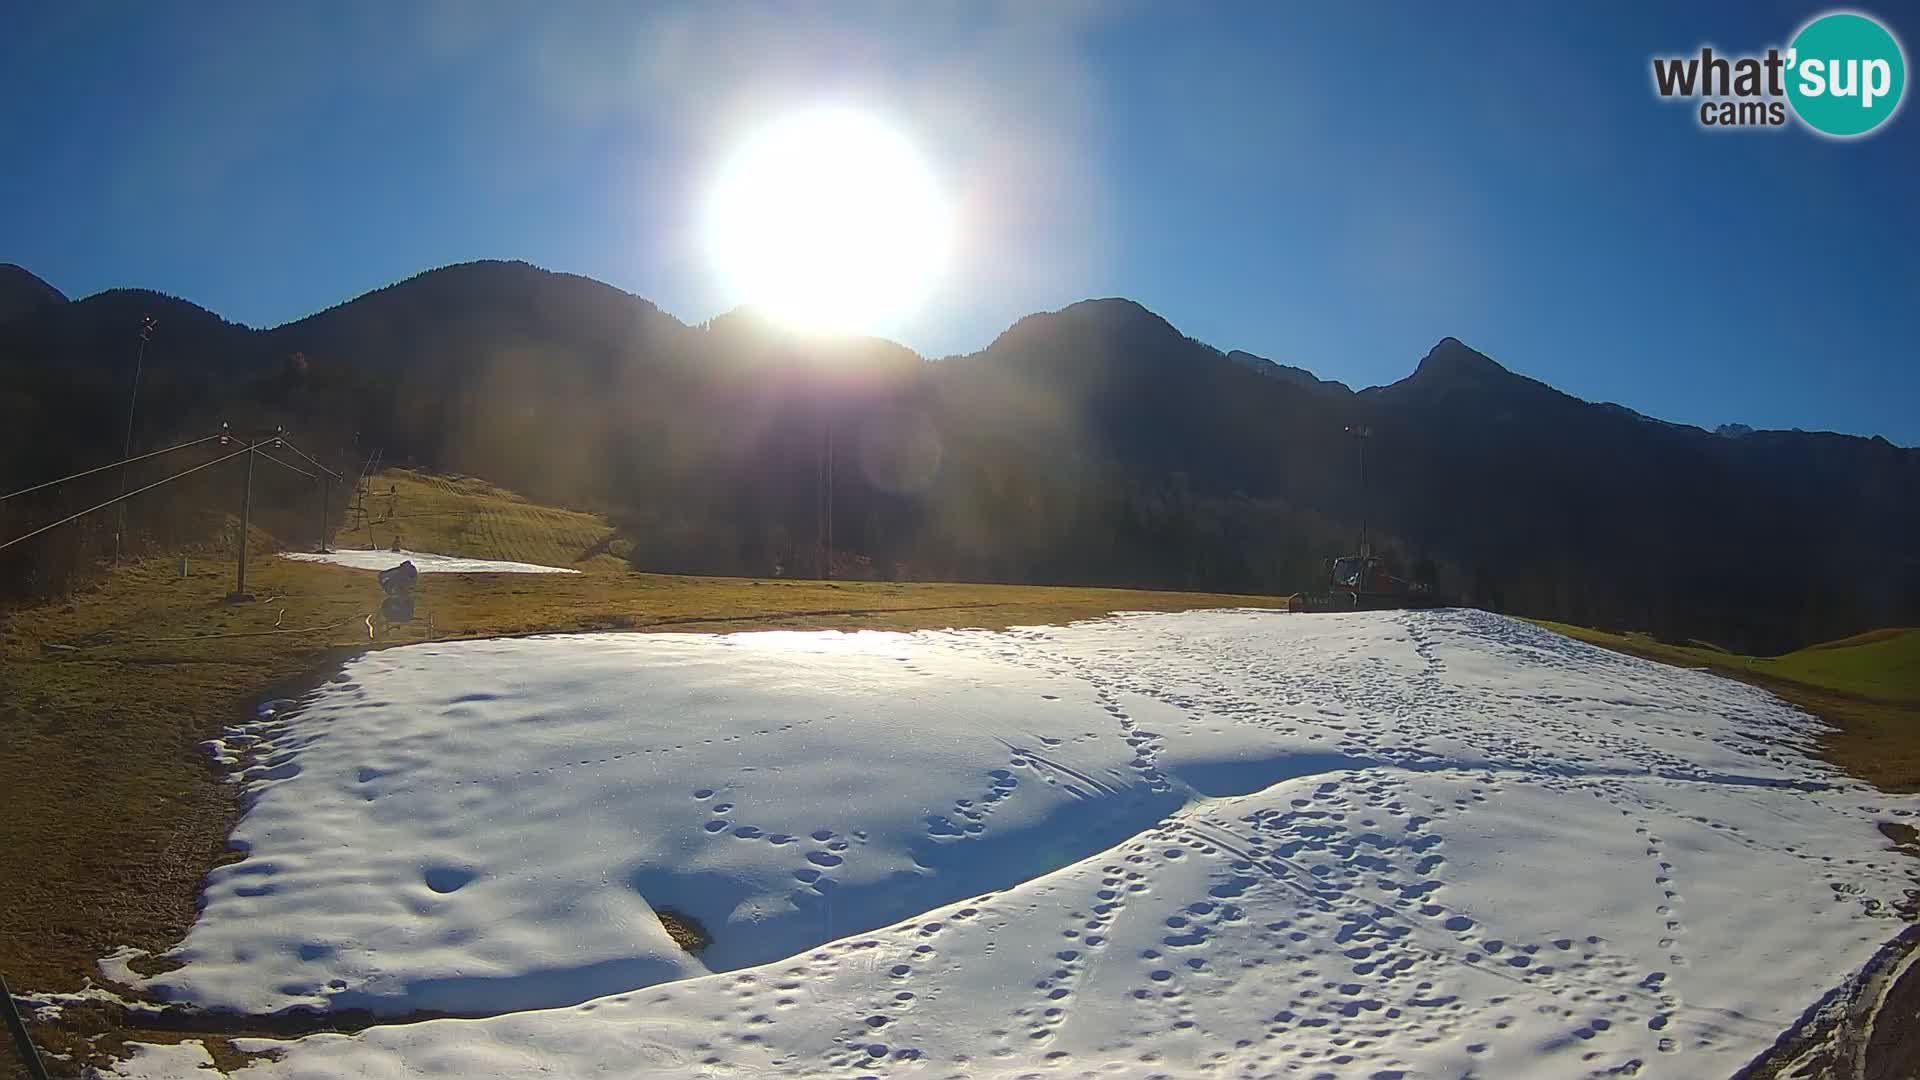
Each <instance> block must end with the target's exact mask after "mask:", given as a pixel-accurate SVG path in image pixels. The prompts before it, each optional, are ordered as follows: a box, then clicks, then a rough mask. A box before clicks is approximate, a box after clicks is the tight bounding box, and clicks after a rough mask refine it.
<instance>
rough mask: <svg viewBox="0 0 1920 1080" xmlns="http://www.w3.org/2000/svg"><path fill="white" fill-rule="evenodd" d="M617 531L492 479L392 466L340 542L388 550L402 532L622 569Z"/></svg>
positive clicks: (421, 545)
mask: <svg viewBox="0 0 1920 1080" xmlns="http://www.w3.org/2000/svg"><path fill="white" fill-rule="evenodd" d="M613 531H614V530H613V526H612V525H610V524H609V523H608V522H607V519H606V518H604V517H601V516H600V515H598V514H587V513H582V512H580V511H578V510H562V509H558V508H556V507H552V506H542V505H540V504H538V503H533V502H528V501H527V500H526V499H523V498H521V497H520V496H519V495H516V494H514V493H513V492H511V491H507V490H505V489H503V488H497V487H494V486H493V485H492V484H489V483H487V482H486V481H485V480H479V479H475V478H473V477H468V476H439V475H435V474H432V473H423V472H416V471H414V470H411V469H388V470H386V471H385V472H382V473H380V474H379V475H378V476H375V477H374V478H372V480H370V481H369V482H368V484H367V493H366V495H365V497H364V498H362V499H360V500H358V501H357V502H356V503H355V504H354V505H353V506H352V507H350V508H349V510H348V512H347V518H346V521H345V522H343V523H342V525H341V528H340V530H339V532H338V533H337V534H336V535H335V537H334V541H335V546H336V547H342V548H363V549H364V548H378V549H381V550H385V549H387V548H390V547H392V546H393V544H394V541H395V539H396V538H397V539H398V540H399V542H400V544H401V546H403V547H405V548H407V549H408V550H410V551H431V552H435V553H437V554H441V555H461V556H466V557H469V558H475V559H506V560H509V561H512V562H528V563H537V564H540V565H543V566H565V567H571V568H572V569H575V570H581V571H586V572H601V573H620V572H624V571H625V570H626V568H627V565H626V562H625V561H624V560H623V559H621V558H619V557H618V555H619V554H621V553H623V552H624V548H623V547H622V546H621V545H620V544H619V542H617V541H614V539H613ZM610 544H611V545H612V550H611V551H610V550H609V545H610Z"/></svg>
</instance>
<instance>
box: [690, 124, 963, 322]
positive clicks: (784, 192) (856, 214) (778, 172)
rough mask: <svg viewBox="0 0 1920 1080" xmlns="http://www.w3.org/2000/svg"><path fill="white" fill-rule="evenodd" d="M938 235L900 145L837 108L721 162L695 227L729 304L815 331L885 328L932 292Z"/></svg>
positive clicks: (925, 172) (940, 226) (920, 165)
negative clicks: (702, 227) (702, 230)
mask: <svg viewBox="0 0 1920 1080" xmlns="http://www.w3.org/2000/svg"><path fill="white" fill-rule="evenodd" d="M950 228H951V224H950V220H949V213H948V210H947V207H946V203H945V200H944V198H943V196H942V193H941V191H940V189H939V186H938V185H937V184H936V183H935V180H934V177H933V173H932V171H931V170H930V169H929V168H928V167H927V164H926V162H925V160H924V159H923V158H922V156H921V155H920V153H919V152H918V150H917V149H916V148H915V147H914V145H913V144H912V142H911V141H909V140H908V139H907V138H906V136H904V135H903V134H901V133H900V132H899V131H898V130H896V129H894V128H892V127H889V126H888V125H886V124H885V123H882V122H881V121H880V120H879V119H878V118H876V117H874V116H871V115H869V114H867V113H864V112H860V111H858V110H853V109H845V108H822V109H815V110H812V111H807V112H800V113H795V114H792V115H789V116H784V117H780V118H778V119H776V120H773V121H772V122H770V123H768V124H767V125H766V126H765V127H762V128H761V129H759V130H758V131H755V132H754V133H752V134H751V135H749V136H748V137H747V138H746V139H745V140H744V141H742V142H741V143H740V145H739V146H738V147H737V148H736V149H735V150H734V152H733V153H732V154H731V155H730V156H728V158H727V159H726V161H725V162H724V164H723V166H722V168H721V170H720V174H719V178H718V180H717V182H716V183H715V184H714V186H713V189H712V193H711V197H710V201H709V203H708V207H707V219H706V237H707V246H708V254H709V257H710V258H711V259H712V261H713V265H714V268H715V270H716V271H717V272H718V273H719V274H720V276H721V278H722V280H723V283H724V285H725V287H726V289H727V291H728V292H729V293H731V294H732V296H733V299H734V300H735V301H736V302H740V303H747V304H752V305H754V306H756V307H759V308H761V309H763V310H765V311H766V312H768V313H769V314H771V315H773V316H774V317H776V318H778V319H780V320H781V321H783V322H785V323H787V324H789V325H791V326H793V327H796V328H799V329H803V330H809V331H820V332H852V333H886V332H888V331H890V330H892V329H893V328H894V327H895V326H897V325H898V323H899V321H900V320H902V319H903V318H905V317H906V316H907V315H909V314H911V313H912V311H913V310H914V308H915V307H917V306H918V305H919V304H920V303H921V302H923V301H924V300H925V299H926V297H927V294H928V293H929V292H930V291H931V289H932V288H933V285H934V283H935V281H936V279H937V277H938V274H939V271H940V269H941V267H942V266H943V265H944V263H945V261H946V258H947V253H948V245H949V243H950Z"/></svg>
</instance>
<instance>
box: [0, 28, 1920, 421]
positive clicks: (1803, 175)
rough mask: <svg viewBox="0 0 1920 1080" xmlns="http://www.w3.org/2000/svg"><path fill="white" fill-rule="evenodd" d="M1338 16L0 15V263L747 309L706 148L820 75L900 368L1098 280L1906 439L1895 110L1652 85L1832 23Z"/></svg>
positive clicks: (1353, 337)
mask: <svg viewBox="0 0 1920 1080" xmlns="http://www.w3.org/2000/svg"><path fill="white" fill-rule="evenodd" d="M548 7H550V8H552V9H554V10H551V11H547V10H541V9H542V8H548ZM1335 7H1336V5H1290V4H1289V5H1279V4H1252V5H1245V6H1238V5H1227V4H1219V5H1212V4H1171V3H1166V4H1159V3H1131V4H1109V3H1094V4H1086V5H1075V4H1054V5H1030V4H1009V5H1005V6H995V5H987V4H946V3H927V4H887V5H851V4H848V5H815V4H810V5H790V4H762V5H720V4H705V5H686V6H664V7H644V8H643V7H641V6H640V5H628V4H622V5H613V6H608V7H606V8H602V9H595V8H592V7H591V6H589V5H587V4H563V5H495V4H466V3H460V2H457V0H444V2H441V3H434V4H429V3H407V4H359V5H356V4H349V3H341V4H266V5H262V4H217V3H205V4H191V5H188V4H178V5H166V4H163V5H146V6H143V7H135V6H133V5H125V4H102V5H95V4H90V3H85V2H66V3H51V2H47V3H37V2H32V0H30V2H29V3H27V4H26V5H24V7H22V6H15V7H14V8H12V9H10V11H9V13H8V15H7V16H6V17H5V30H6V32H5V33H3V34H0V93H4V99H5V100H6V101H7V102H8V103H9V104H8V107H7V109H6V110H4V111H0V146H4V147H5V148H6V154H5V159H4V166H3V167H0V207H5V211H4V216H0V261H13V262H19V263H21V264H22V265H25V266H26V267H27V268H29V269H31V270H33V271H34V272H36V273H38V274H40V275H41V276H42V277H45V278H46V279H47V280H49V281H50V282H51V283H53V284H54V285H55V286H57V287H59V288H61V289H62V290H64V291H66V292H67V293H69V294H70V295H74V296H80V295H85V294H88V293H91V292H95V291H98V290H100V289H104V288H110V287H114V286H122V285H137V286H143V287H149V288H156V289H160V290H162V291H165V292H170V293H174V294H177V295H181V296H184V297H187V298H188V299H191V300H194V301H195V302H197V303H200V304H202V305H204V306H206V307H209V308H211V309H213V310H215V311H217V312H220V313H221V314H223V315H226V316H227V317H229V318H233V319H237V320H239V321H242V322H246V323H249V324H251V325H257V326H266V325H275V324H278V323H281V322H285V321H288V320H291V319H294V318H298V317H300V316H302V315H305V314H307V313H310V312H312V311H315V310H318V309H320V308H323V307H326V306H329V305H331V304H333V303H336V302H338V301H340V300H342V299H345V298H347V297H350V296H353V295H356V294H358V293H360V292H363V291H366V290H368V289H371V288H376V287H379V286H381V285H384V284H388V283H390V282H392V281H395V280H398V279H400V278H403V277H407V276H410V275H412V274H414V273H416V272H418V271H420V270H422V269H426V268H429V267H432V266H438V265H443V264H446V263H450V262H458V261H462V260H466V259H474V258H517V259H526V260H528V261H531V262H534V263H538V264H540V265H543V266H547V267H550V268H553V269H558V270H567V271H572V272H575V273H582V274H586V275H589V276H592V277H596V278H600V279H602V280H605V281H608V282H611V283H613V284H615V285H617V286H620V287H621V288H625V289H628V290H630V291H632V292H635V293H638V294H640V295H642V296H645V297H647V298H649V299H651V300H654V301H655V302H657V303H659V304H660V305H661V306H662V307H664V308H665V309H666V310H668V311H670V312H672V313H673V314H675V315H678V316H679V317H681V318H683V319H686V320H689V321H697V320H700V319H704V318H707V317H709V316H711V315H713V314H716V313H718V312H719V311H721V310H724V309H726V308H728V307H731V306H733V304H734V303H736V302H737V301H738V300H739V299H741V298H739V297H735V296H731V295H729V294H728V291H727V287H726V284H725V283H724V282H723V281H720V280H718V279H716V276H715V275H714V274H713V272H712V271H711V268H710V267H709V266H708V265H707V262H706V260H705V258H704V255H703V251H702V248H701V244H700V238H699V236H698V235H697V233H698V219H699V216H700V207H701V205H702V202H701V198H702V194H703V191H704V189H705V186H706V185H708V184H710V182H711V178H712V176H713V173H714V170H715V168H716V162H717V161H719V160H720V159H721V157H722V156H723V155H724V153H725V151H726V149H727V147H728V146H729V145H731V142H730V141H737V139H738V137H739V135H740V133H741V132H742V131H744V130H746V129H748V128H749V127H750V126H751V125H752V124H753V123H754V122H755V121H756V119H757V118H764V117H765V116H767V115H771V114H774V113H777V112H778V111H779V110H782V109H788V108H792V107H794V106H795V105H799V104H806V103H810V102H816V101H818V102H827V103H836V104H844V103H853V104H858V105H862V106H867V107H871V108H873V109H875V110H878V111H880V112H883V113H885V114H886V115H887V116H888V118H889V119H890V121H891V122H894V123H897V124H898V125H900V126H901V127H902V128H903V129H904V130H905V131H907V132H908V133H909V135H910V136H911V137H912V138H913V139H914V140H915V141H916V142H917V143H918V144H919V145H920V146H921V147H922V149H923V152H924V153H925V154H926V156H927V157H928V159H929V161H930V162H931V164H932V167H933V168H934V169H935V171H936V173H937V174H938V175H939V176H940V177H941V178H942V180H943V182H945V183H946V184H947V185H948V186H949V187H950V189H951V190H952V191H953V192H954V193H955V195H956V198H957V199H959V200H961V201H962V202H963V203H964V205H965V207H966V210H967V216H966V218H965V221H966V230H965V235H964V237H963V241H962V243H961V244H960V246H959V250H958V251H957V253H956V256H955V260H954V264H953V265H952V266H951V267H950V269H949V271H948V273H947V275H946V277H945V278H944V279H943V281H942V283H941V288H940V290H939V292H938V293H937V295H935V296H934V297H933V298H932V299H931V300H930V301H929V302H928V303H927V304H926V305H924V307H923V308H922V309H921V310H920V311H919V312H918V313H917V314H915V315H914V316H913V317H912V318H911V319H910V320H908V321H906V322H905V323H903V324H902V325H901V326H900V327H899V328H898V331H897V333H896V334H895V335H894V336H896V337H898V338H900V339H901V340H903V341H905V342H906V343H907V344H909V345H912V346H913V347H915V348H917V349H919V350H920V351H922V352H923V353H927V354H929V355H934V356H939V355H944V354H948V353H956V352H968V351H972V350H974V349H977V348H981V347H983V346H985V345H986V344H987V343H988V342H989V341H991V340H992V338H993V336H994V335H995V334H996V333H997V332H998V331H999V330H1001V329H1003V328H1005V327H1006V326H1007V325H1008V324H1009V323H1011V322H1012V321H1013V320H1014V319H1016V318H1018V317H1019V316H1020V315H1022V314H1025V313H1027V312H1031V311H1035V310H1042V309H1050V308H1056V307H1059V306H1062V305H1064V304H1066V303H1070V302H1072V301H1073V300H1076V299H1080V298H1084V297H1088V296H1115V295H1119V296H1129V297H1132V298H1134V299H1137V300H1139V301H1141V302H1142V303H1144V304H1146V305H1147V306H1148V307H1150V308H1152V309H1154V310H1155V311H1158V312H1159V313H1160V314H1162V315H1164V316H1166V317H1167V318H1168V319H1169V320H1170V321H1171V322H1173V323H1174V325H1176V326H1178V327H1180V328H1181V329H1182V330H1183V331H1185V332H1187V333H1189V334H1191V335H1193V336H1195V337H1198V338H1200V339H1201V340H1204V341H1207V342H1209V343H1211V344H1214V345H1217V346H1219V347H1221V348H1243V349H1247V350H1250V351H1253V352H1257V353H1260V354H1262V355H1266V356H1271V357H1274V358H1276V359H1279V360H1283V361H1285V362H1288V363H1295V364H1300V365H1302V366H1305V367H1308V368H1310V369H1312V370H1314V371H1315V372H1317V373H1319V374H1321V375H1322V376H1324V377H1328V378H1336V379H1341V380H1343V381H1346V382H1349V383H1351V384H1354V385H1356V386H1359V385H1369V384H1375V383H1381V382H1389V381H1392V380H1394V379H1397V378H1400V377H1402V376H1404V375H1405V374H1406V373H1407V372H1409V371H1410V370H1411V369H1412V367H1413V365H1414V363H1415V362H1416V361H1417V360H1418V359H1419V357H1420V356H1421V355H1422V354H1423V353H1424V352H1425V351H1426V350H1427V348H1429V347H1430V346H1431V345H1432V344H1433V343H1434V342H1435V341H1436V340H1438V339H1439V338H1441V337H1443V336H1445V335H1449V334H1451V335H1455V336H1457V337H1460V338H1461V339H1463V340H1465V341H1467V342H1468V343H1469V344H1472V345H1475V346H1477V347H1479V348H1480V349H1482V350H1483V351H1485V352H1487V353H1489V354H1490V355H1492V356H1493V357H1494V358H1495V359H1497V360H1500V361H1502V362H1503V363H1505V364H1507V366H1509V367H1512V368H1514V369H1515V370H1518V371H1521V372H1523V373H1525V374H1528V375H1531V376H1533V377H1535V378H1539V379H1542V380H1544V381H1546V382H1549V383H1552V384H1554V385H1556V386H1559V387H1561V388H1562V389H1565V390H1567V391H1569V392H1571V393H1574V394H1577V395H1579V396H1581V397H1586V398H1592V399H1596V400H1614V401H1619V402H1621V403H1624V404H1627V405H1629V406H1632V407H1634V408H1637V409H1639V410H1641V411H1642V412H1646V413H1650V414H1652V415H1656V416H1660V417H1663V418H1666V419H1671V420H1677V421H1681V422H1685V423H1696V424H1701V425H1705V426H1712V425H1714V424H1717V423H1722V422H1734V421H1737V422H1745V423H1749V424H1753V425H1755V426H1761V427H1804V428H1808V429H1830V430H1839V431H1847V432H1854V433H1861V434H1875V433H1878V434H1884V435H1886V436H1887V437H1889V438H1891V439H1893V440H1894V441H1895V442H1898V443H1901V444H1904V445H1914V444H1920V270H1916V264H1915V253H1916V251H1920V198H1916V197H1915V196H1914V194H1913V192H1914V190H1915V187H1914V185H1915V180H1914V178H1915V176H1916V175H1920V114H1916V113H1915V111H1914V109H1913V108H1911V107H1908V108H1905V109H1903V111H1902V112H1901V114H1900V115H1899V116H1897V117H1896V118H1895V119H1894V120H1893V122H1892V123H1891V125H1890V126H1888V127H1886V128H1884V129H1883V130H1882V131H1881V132H1880V133H1879V134H1877V135H1875V136H1873V137H1870V138H1867V139H1863V140H1856V141H1852V142H1838V141H1829V140H1824V139H1821V138H1818V137H1815V136H1814V135H1812V134H1810V133H1808V132H1807V131H1805V130H1804V129H1801V128H1798V127H1797V126H1790V127H1789V128H1787V129H1785V130H1767V131H1745V132H1710V131H1705V130H1702V129H1701V128H1700V127H1699V126H1698V124H1697V122H1696V120H1695V118H1694V116H1693V113H1692V110H1691V109H1690V107H1689V106H1687V105H1685V104H1680V103H1675V102H1663V101H1660V100H1657V99H1656V98H1655V96H1654V94H1653V92H1652V88H1651V78H1650V75H1649V59H1650V57H1651V56H1653V55H1654V54H1661V55H1671V54H1684V53H1688V52H1691V51H1695V50H1697V49H1698V47H1699V46H1700V45H1702V44H1712V45H1714V46H1715V47H1716V48H1717V49H1721V50H1726V51H1729V52H1744V51H1760V50H1763V49H1765V48H1766V47H1767V46H1769V45H1784V44H1785V43H1786V42H1787V40H1788V39H1789V38H1790V37H1791V35H1792V33H1793V31H1794V30H1795V29H1797V28H1798V27H1799V26H1800V25H1801V24H1803V23H1804V22H1805V21H1806V20H1807V19H1808V18H1810V17H1811V16H1813V15H1815V14H1818V13H1820V12H1821V11H1824V10H1827V9H1826V8H1825V7H1823V6H1820V5H1802V4H1764V3H1743V4H1721V5H1709V4H1688V5H1610V6H1608V7H1606V8H1604V9H1603V8H1598V7H1596V8H1590V9H1587V10H1585V11H1580V12H1575V11H1572V10H1565V9H1563V6H1562V5H1545V4H1515V5H1511V6H1494V5H1479V4H1476V5H1472V6H1471V9H1470V14H1466V13H1463V12H1467V11H1468V9H1467V8H1463V7H1462V6H1459V5H1428V4H1422V5H1415V4H1405V5H1365V6H1360V5H1339V6H1338V7H1340V8H1343V9H1345V8H1352V9H1354V10H1332V9H1333V8H1335ZM1864 10H1867V11H1868V12H1869V13H1872V14H1876V15H1878V16H1880V17H1881V18H1882V20H1883V21H1884V22H1886V23H1888V24H1889V25H1890V26H1891V27H1892V28H1893V29H1894V31H1895V33H1896V34H1897V35H1899V36H1900V37H1901V39H1902V40H1903V41H1904V42H1906V43H1907V48H1908V51H1909V55H1910V57H1911V53H1912V50H1913V48H1914V45H1913V43H1914V42H1915V41H1920V19H1916V18H1915V17H1914V16H1913V15H1912V14H1910V13H1909V11H1908V10H1907V9H1901V8H1896V7H1894V6H1892V5H1887V6H1884V7H1882V8H1877V9H1876V8H1874V7H1871V6H1869V7H1868V8H1866V9H1864Z"/></svg>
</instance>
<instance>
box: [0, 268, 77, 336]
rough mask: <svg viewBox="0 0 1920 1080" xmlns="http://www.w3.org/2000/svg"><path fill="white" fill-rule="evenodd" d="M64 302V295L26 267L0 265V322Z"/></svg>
mask: <svg viewBox="0 0 1920 1080" xmlns="http://www.w3.org/2000/svg"><path fill="white" fill-rule="evenodd" d="M66 302H67V297H66V294H65V293H62V292H61V291H60V290H59V289H56V288H54V287H53V286H51V285H49V284H47V283H46V282H44V281H42V280H40V279H39V278H38V277H35V276H34V274H33V272H32V271H30V270H28V269H27V268H26V267H24V266H18V265H16V264H14V263H0V322H5V321H7V320H8V319H11V318H13V317H14V316H16V315H25V314H27V313H28V312H32V311H38V310H39V309H41V308H43V307H47V306H49V305H52V304H64V303H66Z"/></svg>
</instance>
